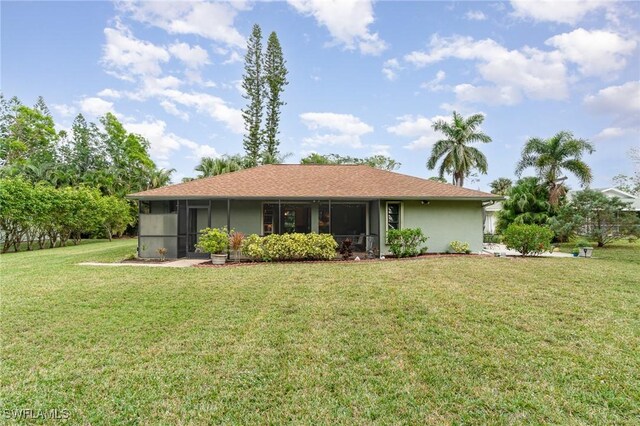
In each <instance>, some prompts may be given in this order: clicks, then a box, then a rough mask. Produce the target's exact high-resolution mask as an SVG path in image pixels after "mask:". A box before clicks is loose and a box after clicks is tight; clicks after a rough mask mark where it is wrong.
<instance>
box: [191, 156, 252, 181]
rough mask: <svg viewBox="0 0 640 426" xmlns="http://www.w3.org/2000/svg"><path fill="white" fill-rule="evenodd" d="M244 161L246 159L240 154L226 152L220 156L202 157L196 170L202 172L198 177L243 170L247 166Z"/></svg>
mask: <svg viewBox="0 0 640 426" xmlns="http://www.w3.org/2000/svg"><path fill="white" fill-rule="evenodd" d="M244 163H245V161H244V159H243V158H242V157H241V156H240V155H226V154H225V155H223V156H221V157H218V158H213V157H202V159H201V160H200V164H198V165H197V166H196V168H195V170H196V172H200V175H199V176H198V177H199V178H203V177H210V176H217V175H221V174H224V173H231V172H235V171H237V170H241V169H243V168H244V166H245V164H244Z"/></svg>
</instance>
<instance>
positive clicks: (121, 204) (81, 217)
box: [0, 94, 173, 252]
mask: <svg viewBox="0 0 640 426" xmlns="http://www.w3.org/2000/svg"><path fill="white" fill-rule="evenodd" d="M148 151H149V142H148V141H147V140H146V139H145V138H143V137H142V136H140V135H137V134H134V133H130V132H127V131H126V130H125V128H124V126H123V125H122V123H121V122H120V121H119V120H118V118H117V117H116V116H115V115H113V114H111V113H107V114H106V115H104V116H103V117H100V118H99V120H98V123H92V122H89V121H87V120H86V119H85V117H84V116H83V115H82V114H78V115H77V116H76V117H75V119H74V120H73V125H72V126H71V129H70V130H68V131H66V130H57V129H56V125H55V122H54V120H53V117H52V115H51V113H50V111H49V108H48V107H47V105H46V103H45V101H44V99H43V98H42V97H39V98H38V100H37V102H36V104H35V105H34V106H33V107H29V106H27V105H24V104H23V103H22V102H21V101H20V100H19V99H18V98H16V97H13V98H11V99H6V98H5V97H4V96H3V95H2V94H0V241H2V250H3V252H6V251H7V250H9V248H10V247H12V246H13V247H14V249H15V250H19V249H20V248H21V246H22V245H23V244H24V245H26V248H27V249H28V250H30V249H32V248H34V247H35V245H36V244H37V245H38V247H39V248H45V246H47V245H48V246H49V247H54V246H56V244H58V245H65V244H66V242H67V241H68V240H69V239H72V240H73V241H74V242H75V243H77V242H78V241H79V239H80V238H81V237H82V236H90V237H98V236H102V237H107V238H109V239H111V237H112V236H113V235H118V236H120V235H122V233H123V232H124V231H125V230H126V229H127V227H128V226H131V227H133V226H134V225H135V223H136V221H137V214H136V212H137V204H136V202H134V201H128V200H126V199H125V198H124V197H125V196H126V195H127V194H129V193H132V192H136V191H142V190H146V189H151V188H157V187H160V186H164V185H166V184H168V183H169V181H170V178H171V173H172V172H173V171H172V170H164V169H160V168H158V167H157V166H156V165H155V163H154V162H153V161H152V160H151V158H150V157H149V152H148ZM130 229H132V230H133V229H134V228H130Z"/></svg>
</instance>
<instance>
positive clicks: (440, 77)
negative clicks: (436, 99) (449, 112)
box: [420, 70, 447, 92]
mask: <svg viewBox="0 0 640 426" xmlns="http://www.w3.org/2000/svg"><path fill="white" fill-rule="evenodd" d="M446 77H447V74H446V73H445V72H444V71H443V70H439V71H438V72H437V73H436V76H435V77H434V78H433V79H432V80H429V81H427V82H425V83H422V84H421V85H420V87H421V88H423V89H427V90H428V91H430V92H438V91H440V90H443V89H444V88H445V87H444V86H443V85H441V84H440V83H442V81H444V79H445V78H446Z"/></svg>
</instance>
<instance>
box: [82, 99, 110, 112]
mask: <svg viewBox="0 0 640 426" xmlns="http://www.w3.org/2000/svg"><path fill="white" fill-rule="evenodd" d="M78 106H79V108H80V111H82V112H83V113H84V114H87V115H91V116H94V117H101V116H103V115H105V114H106V113H108V112H111V113H114V109H113V102H109V101H105V100H104V99H101V98H97V97H89V98H84V99H82V100H80V101H78Z"/></svg>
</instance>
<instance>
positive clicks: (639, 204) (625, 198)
mask: <svg viewBox="0 0 640 426" xmlns="http://www.w3.org/2000/svg"><path fill="white" fill-rule="evenodd" d="M592 189H593V190H594V191H600V192H602V193H603V194H604V195H606V196H607V197H609V198H613V197H618V198H619V199H620V201H622V202H624V203H629V210H632V211H635V212H639V213H640V197H638V196H635V195H633V194H629V193H628V192H624V191H622V190H620V189H618V188H592ZM569 198H571V193H569Z"/></svg>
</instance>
